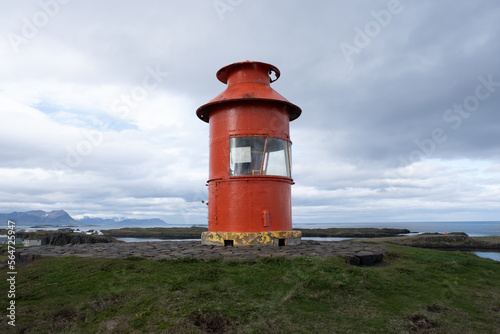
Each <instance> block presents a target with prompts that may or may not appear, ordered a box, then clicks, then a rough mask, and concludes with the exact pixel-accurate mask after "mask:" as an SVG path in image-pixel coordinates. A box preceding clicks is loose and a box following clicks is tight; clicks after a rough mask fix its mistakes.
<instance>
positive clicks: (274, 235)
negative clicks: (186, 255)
mask: <svg viewBox="0 0 500 334" xmlns="http://www.w3.org/2000/svg"><path fill="white" fill-rule="evenodd" d="M301 239H302V232H300V231H269V232H203V233H202V234H201V243H202V244H204V245H215V246H252V245H274V246H293V245H298V244H300V242H301Z"/></svg>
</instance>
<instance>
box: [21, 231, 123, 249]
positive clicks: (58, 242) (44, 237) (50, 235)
mask: <svg viewBox="0 0 500 334" xmlns="http://www.w3.org/2000/svg"><path fill="white" fill-rule="evenodd" d="M16 236H18V237H21V238H22V239H39V240H41V241H42V245H55V246H62V245H67V244H73V245H74V244H96V243H111V242H122V241H119V240H116V239H115V238H112V237H110V236H105V235H87V234H82V233H64V232H58V231H40V232H17V233H16Z"/></svg>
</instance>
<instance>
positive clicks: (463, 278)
mask: <svg viewBox="0 0 500 334" xmlns="http://www.w3.org/2000/svg"><path fill="white" fill-rule="evenodd" d="M386 261H387V262H386V265H383V266H378V267H356V266H352V265H349V264H346V263H345V261H344V260H343V259H342V258H339V257H332V258H309V257H300V258H297V259H290V260H287V259H284V258H266V259H262V260H258V261H227V260H194V259H189V258H187V259H186V258H185V259H180V260H157V261H155V260H145V259H141V258H136V257H131V258H128V259H121V260H118V259H103V258H93V259H89V258H75V257H67V258H46V259H42V260H37V261H35V262H33V263H31V264H28V265H22V266H18V268H17V272H18V274H17V282H16V284H17V285H16V290H17V299H16V306H17V309H16V314H17V318H16V328H15V329H13V328H8V327H10V326H7V324H6V319H7V318H6V317H5V316H3V317H2V320H1V324H0V326H1V327H2V332H3V333H9V332H12V333H176V334H177V333H497V332H498V329H499V328H500V263H498V262H494V261H492V260H488V259H481V258H478V257H476V256H474V255H471V254H466V253H460V252H444V251H437V250H429V249H420V248H410V247H405V246H397V245H392V246H390V250H389V252H388V254H387V255H386ZM6 272H7V270H6V269H5V268H4V269H2V274H1V275H0V290H2V291H7V290H8V286H7V282H6V279H5V278H4V276H5V274H6ZM5 303H6V302H4V306H5V305H6V304H5ZM4 310H5V307H4ZM4 313H5V311H4ZM9 330H10V331H9Z"/></svg>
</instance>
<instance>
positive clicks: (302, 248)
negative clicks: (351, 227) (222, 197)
mask: <svg viewBox="0 0 500 334" xmlns="http://www.w3.org/2000/svg"><path fill="white" fill-rule="evenodd" d="M385 250H386V247H384V246H382V245H370V244H364V243H358V242H351V241H337V242H334V241H321V242H320V241H311V240H307V241H302V244H300V245H297V246H285V247H276V246H246V247H219V246H208V245H202V244H201V243H200V242H199V241H156V242H133V243H132V242H131V243H99V244H69V245H64V246H52V245H47V246H41V247H29V248H20V249H18V250H17V251H16V258H17V261H18V262H25V261H33V260H36V259H39V258H42V257H47V256H56V257H58V256H79V257H105V258H129V257H141V258H150V259H169V258H182V257H191V258H198V259H214V258H223V259H230V260H242V259H252V260H253V259H259V258H263V257H279V256H283V257H286V258H294V257H299V256H309V257H315V256H321V257H326V256H338V255H341V256H345V257H346V259H347V261H348V262H349V263H350V264H353V265H373V264H376V263H379V262H381V261H382V260H383V256H384V253H385Z"/></svg>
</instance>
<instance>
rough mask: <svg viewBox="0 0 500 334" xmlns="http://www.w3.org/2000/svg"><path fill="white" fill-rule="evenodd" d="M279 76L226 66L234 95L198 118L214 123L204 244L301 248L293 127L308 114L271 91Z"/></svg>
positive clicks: (263, 69)
mask: <svg viewBox="0 0 500 334" xmlns="http://www.w3.org/2000/svg"><path fill="white" fill-rule="evenodd" d="M273 73H274V76H275V79H274V80H273V79H271V75H272V74H273ZM279 76H280V71H279V70H278V69H277V68H276V67H275V66H273V65H270V64H265V63H260V62H253V61H245V62H240V63H234V64H231V65H228V66H225V67H223V68H221V69H220V70H219V71H218V72H217V79H219V81H221V82H223V83H225V84H227V89H226V90H225V91H224V92H222V93H221V94H219V95H218V96H217V97H216V98H214V99H213V100H212V101H210V102H209V103H207V104H205V105H203V106H201V107H200V108H198V110H197V111H196V115H197V116H198V117H199V118H200V119H201V120H202V121H205V122H207V123H209V124H210V166H209V180H208V182H207V183H208V193H209V195H208V232H204V233H203V234H202V243H204V244H212V245H226V246H228V245H234V246H242V245H253V244H275V245H279V246H285V245H293V244H299V243H300V240H301V232H298V231H292V206H291V185H292V184H293V180H292V177H291V144H292V143H291V141H290V135H289V133H290V132H289V122H290V121H293V120H294V119H296V118H297V117H299V116H300V114H301V110H300V108H299V107H297V106H296V105H294V104H292V103H290V102H289V101H287V100H286V99H285V98H284V97H282V96H281V95H280V94H278V93H277V92H276V91H275V90H274V89H272V88H271V85H270V84H271V82H273V81H276V80H277V79H278V78H279Z"/></svg>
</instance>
